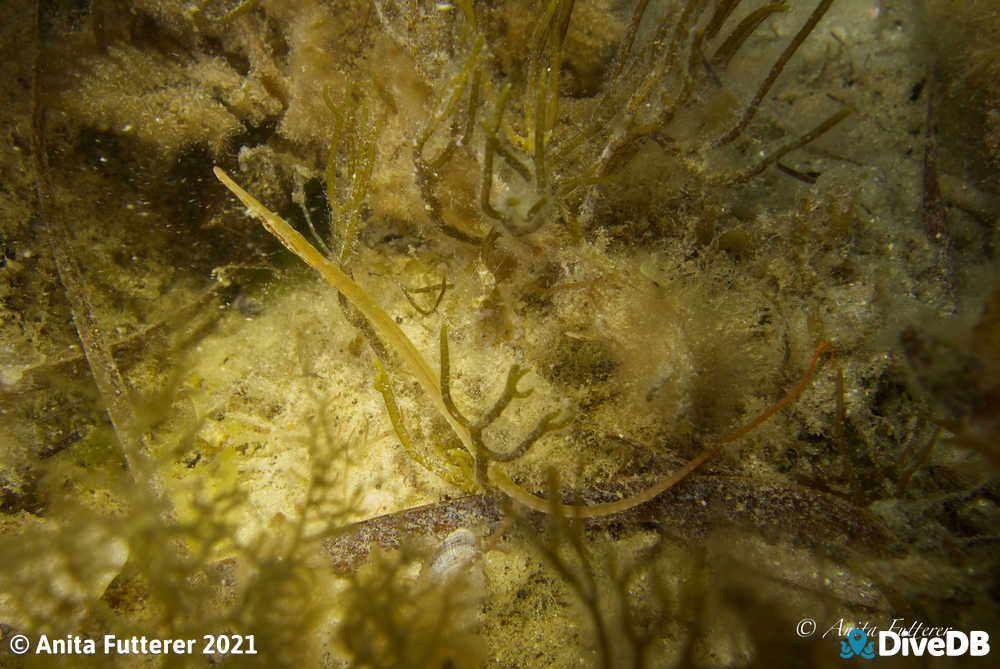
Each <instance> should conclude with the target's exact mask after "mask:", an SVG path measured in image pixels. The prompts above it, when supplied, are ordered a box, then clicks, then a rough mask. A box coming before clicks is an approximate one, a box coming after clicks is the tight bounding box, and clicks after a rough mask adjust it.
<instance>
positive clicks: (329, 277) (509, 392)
mask: <svg viewBox="0 0 1000 669" xmlns="http://www.w3.org/2000/svg"><path fill="white" fill-rule="evenodd" d="M215 175H216V177H218V179H219V180H220V181H221V182H222V183H223V184H224V185H225V186H226V187H227V188H228V189H229V190H230V191H232V193H233V194H234V195H236V197H238V198H239V199H240V201H241V202H243V204H244V205H245V206H246V207H247V209H248V210H249V211H250V213H252V214H253V215H254V216H256V217H257V218H258V219H260V221H261V222H262V223H263V225H264V227H265V228H266V229H267V231H268V232H270V233H271V234H273V235H274V236H275V237H277V238H278V240H279V241H281V243H282V244H283V245H284V246H285V247H286V248H287V249H288V250H289V251H292V253H294V254H295V255H297V256H298V257H299V258H301V259H302V260H303V261H304V262H305V263H306V264H308V265H309V266H310V267H312V268H313V269H314V270H315V271H316V272H317V273H319V275H320V276H322V277H323V278H324V279H325V280H326V281H327V282H328V283H330V284H331V285H332V286H333V287H334V288H336V289H337V290H338V291H339V292H340V294H341V295H343V296H344V298H346V299H347V300H348V301H350V302H351V304H353V305H354V306H355V307H357V308H358V310H359V311H361V313H362V314H364V316H365V318H367V319H368V321H369V322H370V323H371V324H372V326H373V327H374V329H375V331H376V332H377V333H378V335H379V336H380V337H381V338H382V339H383V340H384V341H385V342H386V344H387V345H388V346H389V347H390V348H391V349H392V350H393V351H395V352H396V353H397V354H398V355H399V357H400V359H401V360H402V361H403V364H404V366H405V368H406V369H407V371H409V372H410V373H411V374H413V375H414V376H415V377H416V379H417V382H418V383H419V384H420V387H421V388H422V389H423V390H424V392H425V393H426V394H427V395H428V397H430V399H431V401H432V403H433V404H434V406H435V408H436V409H437V410H438V412H439V413H440V414H441V415H442V416H443V417H444V418H445V420H447V421H448V423H449V425H451V428H452V430H454V432H455V434H456V436H458V438H459V440H460V441H461V442H462V444H463V445H464V446H465V448H466V450H467V451H468V452H469V454H470V455H471V456H472V458H473V459H474V460H475V463H476V465H475V466H476V470H475V472H476V477H475V478H476V483H477V484H479V485H481V486H484V487H485V486H489V485H493V486H496V487H497V488H499V489H500V490H501V491H503V492H504V493H505V494H507V495H509V496H510V497H511V498H513V499H514V500H516V501H517V502H519V503H521V504H523V505H525V506H527V507H528V508H531V509H535V510H537V511H547V510H548V509H549V502H547V501H545V500H543V499H541V498H539V497H536V496H535V495H532V494H531V493H529V492H527V491H526V490H524V489H523V488H521V487H520V486H519V485H517V484H516V483H514V482H513V481H512V480H511V479H510V477H508V476H507V475H506V474H505V473H504V472H503V471H502V470H501V469H500V468H499V467H498V466H497V463H498V462H502V461H503V460H504V459H505V458H506V457H507V455H508V454H499V453H496V452H493V451H491V450H490V449H488V448H487V447H486V446H485V445H484V443H483V439H482V431H483V430H484V429H485V428H486V427H488V426H489V425H490V424H491V423H492V422H493V421H494V420H496V418H497V417H498V416H499V415H500V413H501V412H502V411H503V410H504V408H506V406H507V405H508V404H509V403H510V402H511V400H513V399H514V398H515V397H519V396H521V397H523V396H524V392H522V391H518V389H517V381H518V380H519V379H520V378H521V376H523V372H522V371H521V370H520V369H519V368H518V367H517V366H514V367H512V368H511V370H510V372H509V373H508V377H507V385H506V387H505V389H504V392H503V394H502V395H501V397H500V399H499V400H498V401H497V403H496V404H495V405H494V407H493V408H492V409H491V410H490V411H488V412H487V413H486V414H485V415H484V416H483V417H482V418H480V420H478V421H476V422H471V421H469V420H468V419H467V418H466V417H465V416H464V414H462V413H461V412H460V411H459V410H458V408H457V407H456V406H455V403H454V402H453V401H452V399H451V396H450V394H451V393H450V388H449V382H448V377H449V370H448V367H449V361H448V344H447V330H445V329H442V333H441V383H440V385H438V381H437V379H436V378H435V376H434V374H433V372H432V371H431V369H430V365H428V364H427V362H426V360H425V359H424V358H423V356H422V355H421V354H420V353H419V352H418V351H417V349H416V347H415V346H414V345H413V342H411V341H410V339H409V337H407V336H406V334H405V333H404V332H403V331H402V330H401V329H400V328H399V326H398V325H396V322H395V321H394V320H393V319H392V318H390V317H389V315H388V314H386V313H385V311H383V310H382V308H381V307H380V306H379V305H378V304H377V303H376V302H375V301H374V300H373V299H372V298H371V297H370V296H369V295H368V294H367V293H365V292H364V290H362V289H361V287H360V286H358V285H357V284H356V283H354V281H353V280H352V279H351V278H350V277H349V276H347V274H345V273H344V272H343V271H342V270H341V269H340V268H339V267H337V266H336V265H335V264H334V263H333V262H331V261H330V260H329V259H328V258H326V257H324V256H323V254H321V253H320V252H319V251H317V250H316V249H315V247H313V246H312V245H311V244H309V242H308V241H306V239H305V237H303V236H302V235H301V234H300V233H299V232H297V231H296V230H295V229H294V228H292V226H290V225H289V224H288V223H287V222H286V221H285V220H284V219H282V218H281V217H280V216H278V215H277V214H275V213H274V212H272V211H271V210H269V209H268V208H267V207H265V206H264V205H263V204H261V203H260V202H259V201H258V200H257V199H256V198H254V197H253V196H252V195H250V194H249V193H248V192H247V191H245V190H244V189H243V188H241V187H240V186H239V185H238V184H237V183H236V182H235V181H233V180H232V179H231V178H230V177H229V175H228V174H226V173H225V172H224V171H222V170H221V169H220V168H218V167H216V168H215ZM832 351H833V345H832V344H830V343H829V342H824V343H822V344H820V346H819V347H818V348H817V349H816V353H815V354H814V355H813V358H812V362H811V363H810V365H809V368H808V370H807V371H806V373H805V374H804V375H803V377H802V380H801V381H800V382H799V383H798V385H797V386H795V388H794V389H792V391H791V392H790V393H788V394H787V395H786V396H785V397H783V398H782V399H781V400H779V401H778V402H776V403H775V404H774V405H773V406H771V408H769V409H768V410H767V411H765V412H764V413H762V414H760V415H759V416H758V417H757V418H755V419H754V420H752V421H750V422H749V423H748V424H746V425H745V426H743V427H741V428H739V429H737V430H734V431H732V432H730V433H729V434H728V435H726V436H725V437H723V438H722V439H721V440H719V441H718V442H717V443H715V444H713V445H712V446H708V447H706V448H704V449H703V450H702V451H701V453H699V454H698V455H697V456H695V457H694V458H693V459H692V460H691V461H690V462H689V463H688V464H687V465H686V466H684V467H682V468H681V469H680V470H678V471H677V472H676V473H674V474H673V475H671V476H669V477H667V478H666V479H664V480H663V481H661V482H660V483H658V484H656V485H654V486H652V487H650V488H649V489H647V490H646V491H644V492H642V493H639V494H636V495H633V496H631V497H627V498H625V499H622V500H620V501H617V502H610V503H607V504H598V505H594V506H565V507H564V509H563V510H564V512H565V513H566V514H567V515H570V516H572V517H577V518H593V517H598V516H604V515H610V514H614V513H620V512H622V511H626V510H628V509H630V508H632V507H635V506H638V505H639V504H643V503H644V502H648V501H649V500H651V499H653V498H655V497H656V496H658V495H660V494H661V493H663V492H664V491H666V490H668V489H670V488H671V487H673V486H674V485H675V484H676V483H677V482H678V481H681V480H683V479H684V478H685V477H686V476H688V475H689V474H690V473H691V472H692V471H694V470H695V469H697V468H698V467H699V466H700V465H701V464H702V463H704V462H705V461H706V460H708V459H709V458H710V457H712V456H713V455H715V454H716V453H717V452H718V451H720V450H721V449H722V448H723V447H724V446H725V445H726V444H729V443H731V442H733V441H736V440H737V439H739V438H740V437H742V436H744V435H745V434H747V433H748V432H750V431H752V430H754V429H755V428H757V427H758V426H759V425H761V424H762V423H763V422H764V421H766V420H767V419H768V418H770V417H771V416H773V415H774V414H776V413H777V412H778V411H780V410H781V409H783V408H784V407H786V406H787V405H789V404H791V403H792V402H793V401H794V400H795V399H796V398H797V397H798V396H799V395H800V394H801V393H802V392H803V391H804V390H805V389H806V387H807V386H808V385H809V381H810V380H811V379H812V376H813V372H815V370H816V367H817V366H818V364H819V361H820V360H821V359H822V357H823V355H824V354H827V353H830V354H832ZM380 371H381V370H380ZM382 384H383V385H382V388H388V386H387V383H386V382H385V381H384V379H383V381H382ZM383 397H384V398H388V399H387V403H389V402H391V404H390V416H391V417H392V420H393V425H394V427H395V426H397V424H398V425H402V421H401V418H400V417H399V412H398V409H397V410H396V411H395V412H393V411H392V408H391V405H394V404H395V402H394V401H392V399H391V391H388V390H383ZM394 414H395V415H394ZM554 419H555V416H554V415H548V416H546V417H544V418H543V419H542V420H541V422H540V423H539V425H538V426H537V427H536V428H535V429H534V430H533V431H532V432H531V434H529V435H528V437H527V438H526V439H525V440H524V441H523V442H522V444H521V446H519V447H517V448H516V449H514V451H512V453H513V454H514V457H519V456H520V455H522V454H523V452H524V451H526V450H527V449H528V448H530V446H531V445H532V444H533V443H534V442H535V441H536V440H537V439H538V438H539V437H541V436H542V435H543V434H545V433H546V432H549V431H552V430H555V429H558V428H559V427H561V426H562V425H561V423H560V422H557V421H555V420H554ZM400 432H401V433H403V434H405V431H402V430H400ZM400 438H401V439H403V438H404V437H400ZM406 439H407V442H408V443H409V438H408V437H406ZM408 450H409V451H411V452H412V451H413V449H412V445H411V446H410V447H409V448H408Z"/></svg>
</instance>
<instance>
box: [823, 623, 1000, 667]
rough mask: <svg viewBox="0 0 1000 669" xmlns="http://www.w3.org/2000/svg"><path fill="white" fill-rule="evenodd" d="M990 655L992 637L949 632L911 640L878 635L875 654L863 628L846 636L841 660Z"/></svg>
mask: <svg viewBox="0 0 1000 669" xmlns="http://www.w3.org/2000/svg"><path fill="white" fill-rule="evenodd" d="M989 652H990V635H989V634H988V633H986V632H984V631H982V630H973V631H971V632H961V631H958V630H948V631H946V632H944V633H943V634H942V635H941V636H911V635H910V634H909V633H908V632H907V631H906V630H902V631H901V632H893V631H881V632H878V652H877V653H876V651H875V641H874V640H871V639H869V638H868V634H867V633H866V632H865V631H864V630H863V629H860V628H855V629H853V630H851V631H850V633H848V635H847V640H846V641H841V642H840V656H841V657H842V658H845V659H846V658H850V657H861V658H864V659H866V660H870V659H872V658H873V657H875V656H876V655H878V656H880V657H890V656H892V655H903V656H912V657H922V656H924V655H930V656H932V657H941V656H947V657H957V656H960V655H971V656H973V657H981V656H983V655H988V654H989Z"/></svg>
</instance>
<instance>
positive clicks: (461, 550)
mask: <svg viewBox="0 0 1000 669" xmlns="http://www.w3.org/2000/svg"><path fill="white" fill-rule="evenodd" d="M478 555H479V538H478V537H477V536H476V535H475V534H474V533H473V532H472V531H471V530H469V529H467V528H464V527H461V528H459V529H457V530H455V531H454V532H452V533H451V534H449V535H448V536H447V537H445V539H444V541H442V542H441V545H439V546H438V547H437V548H436V549H435V550H434V554H433V555H432V556H431V559H430V561H428V563H427V564H426V566H425V567H424V576H425V578H427V579H429V580H430V581H433V582H435V583H446V582H448V581H450V580H452V579H453V578H454V577H455V576H457V575H458V574H460V573H462V572H464V571H465V570H466V569H467V568H468V567H469V566H470V565H471V564H472V562H473V560H475V559H476V557H477V556H478Z"/></svg>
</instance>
